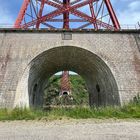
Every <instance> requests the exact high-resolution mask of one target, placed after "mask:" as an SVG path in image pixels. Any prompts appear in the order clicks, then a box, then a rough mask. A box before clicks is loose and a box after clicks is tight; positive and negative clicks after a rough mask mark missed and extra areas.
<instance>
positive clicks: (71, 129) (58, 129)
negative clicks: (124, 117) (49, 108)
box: [0, 120, 140, 140]
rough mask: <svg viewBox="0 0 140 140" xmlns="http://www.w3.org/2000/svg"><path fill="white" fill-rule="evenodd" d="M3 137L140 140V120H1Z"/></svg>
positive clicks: (5, 139)
mask: <svg viewBox="0 0 140 140" xmlns="http://www.w3.org/2000/svg"><path fill="white" fill-rule="evenodd" d="M0 140H140V121H112V120H106V121H97V120H70V121H53V122H43V121H41V122H40V121H39V122H38V121H27V122H26V121H14V122H0Z"/></svg>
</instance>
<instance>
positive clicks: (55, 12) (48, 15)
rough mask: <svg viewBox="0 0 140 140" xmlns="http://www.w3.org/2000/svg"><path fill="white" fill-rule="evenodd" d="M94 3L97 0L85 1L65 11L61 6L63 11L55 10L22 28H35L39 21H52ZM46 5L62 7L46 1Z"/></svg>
mask: <svg viewBox="0 0 140 140" xmlns="http://www.w3.org/2000/svg"><path fill="white" fill-rule="evenodd" d="M94 1H96V0H87V1H84V2H82V3H79V4H76V5H74V6H69V7H68V8H67V9H65V8H64V7H62V6H61V9H57V10H55V11H53V12H50V13H49V14H47V15H44V16H42V17H41V18H39V19H36V20H33V21H31V22H28V23H26V24H23V25H22V26H21V27H22V28H28V27H30V26H34V25H35V24H36V23H37V22H38V21H39V22H45V21H46V20H48V19H51V18H53V17H56V16H58V15H61V14H63V13H64V12H67V11H72V10H74V9H77V8H80V7H83V6H85V5H87V4H90V3H93V2H94ZM45 3H47V4H48V5H51V6H54V7H55V6H60V5H59V4H56V3H53V2H51V1H45Z"/></svg>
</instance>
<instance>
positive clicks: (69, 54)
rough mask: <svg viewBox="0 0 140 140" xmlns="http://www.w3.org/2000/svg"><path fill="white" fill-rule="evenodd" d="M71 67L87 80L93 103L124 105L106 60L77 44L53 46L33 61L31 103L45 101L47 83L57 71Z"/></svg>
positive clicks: (38, 103) (31, 66)
mask: <svg viewBox="0 0 140 140" xmlns="http://www.w3.org/2000/svg"><path fill="white" fill-rule="evenodd" d="M62 70H68V71H74V72H76V73H78V74H79V75H81V76H82V77H83V79H84V80H85V81H86V85H87V88H88V92H89V103H90V105H91V106H92V105H96V106H106V105H120V97H119V93H118V87H117V83H116V81H115V78H114V76H113V74H112V72H111V70H110V68H109V67H108V66H107V65H106V64H105V62H104V61H103V60H102V59H101V58H100V57H98V56H97V55H96V54H94V53H92V52H90V51H88V50H85V49H83V48H78V47H74V46H60V47H56V48H52V49H49V50H47V51H45V52H43V53H41V54H39V55H38V56H37V57H36V58H34V59H33V60H32V61H31V63H30V70H29V78H28V94H29V105H30V106H31V107H32V106H33V107H40V106H42V104H43V86H44V85H45V84H46V83H47V80H48V79H49V78H50V77H51V76H52V75H53V74H55V73H56V72H58V71H62Z"/></svg>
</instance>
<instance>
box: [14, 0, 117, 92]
mask: <svg viewBox="0 0 140 140" xmlns="http://www.w3.org/2000/svg"><path fill="white" fill-rule="evenodd" d="M14 28H21V29H28V28H32V29H39V28H48V29H56V30H57V29H64V30H69V29H72V30H81V29H95V30H99V29H107V30H119V29H120V24H119V22H118V19H117V16H116V14H115V11H114V10H113V7H112V4H111V1H110V0H23V4H22V7H21V9H20V12H19V14H18V16H17V19H16V21H15V24H14ZM68 77H69V73H68V72H67V71H66V70H65V71H64V72H63V74H62V80H61V94H63V92H65V93H66V92H67V93H70V82H69V78H68Z"/></svg>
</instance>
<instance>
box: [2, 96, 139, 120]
mask: <svg viewBox="0 0 140 140" xmlns="http://www.w3.org/2000/svg"><path fill="white" fill-rule="evenodd" d="M63 118H67V119H70V118H73V119H87V118H97V119H108V118H115V119H127V118H130V119H132V118H134V119H140V98H139V96H137V97H136V98H135V99H134V101H131V103H129V104H128V105H124V106H123V107H100V108H95V107H94V108H89V107H74V108H66V107H61V108H54V109H51V110H47V111H44V110H39V109H38V110H33V109H27V108H24V109H20V108H15V109H13V110H7V109H1V110H0V120H35V119H37V120H40V119H45V120H56V119H63Z"/></svg>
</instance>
